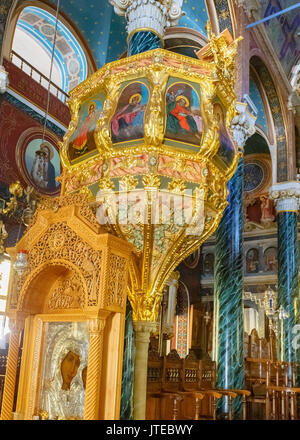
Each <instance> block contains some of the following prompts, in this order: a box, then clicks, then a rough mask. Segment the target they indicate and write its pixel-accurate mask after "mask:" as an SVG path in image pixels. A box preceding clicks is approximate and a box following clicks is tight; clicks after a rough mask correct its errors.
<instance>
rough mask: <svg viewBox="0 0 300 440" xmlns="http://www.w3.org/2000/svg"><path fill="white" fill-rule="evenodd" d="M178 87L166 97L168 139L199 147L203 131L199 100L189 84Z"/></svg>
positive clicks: (173, 88) (172, 89) (174, 87)
mask: <svg viewBox="0 0 300 440" xmlns="http://www.w3.org/2000/svg"><path fill="white" fill-rule="evenodd" d="M176 86H177V85H176ZM176 86H172V87H171V88H170V89H169V90H168V92H167V97H166V98H167V102H166V109H167V123H166V137H167V138H170V139H173V140H176V141H180V142H187V143H191V144H196V145H199V144H200V141H201V138H202V131H203V124H202V118H201V111H200V104H199V99H198V97H197V95H196V93H195V92H194V90H193V89H192V88H191V87H190V86H188V85H187V84H179V85H178V87H179V88H178V87H176ZM192 104H193V105H192Z"/></svg>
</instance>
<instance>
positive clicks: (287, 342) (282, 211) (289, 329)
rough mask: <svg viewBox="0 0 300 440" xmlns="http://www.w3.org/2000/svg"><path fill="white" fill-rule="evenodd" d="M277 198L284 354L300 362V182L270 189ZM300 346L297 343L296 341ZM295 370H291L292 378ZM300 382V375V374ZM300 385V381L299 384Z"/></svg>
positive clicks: (281, 337)
mask: <svg viewBox="0 0 300 440" xmlns="http://www.w3.org/2000/svg"><path fill="white" fill-rule="evenodd" d="M270 196H271V198H273V199H274V201H275V205H276V211H277V224H278V237H277V239H278V293H277V304H278V309H279V308H280V307H281V306H282V307H283V310H284V312H286V314H287V317H285V318H284V319H282V317H279V318H281V319H279V325H278V329H279V344H280V347H279V349H280V356H281V359H282V360H283V361H286V362H299V361H300V350H299V348H298V347H297V346H295V344H293V340H294V338H295V332H294V331H293V330H294V328H295V326H296V325H297V324H299V323H300V319H299V318H300V316H299V310H298V300H299V284H298V274H299V250H298V209H299V197H300V182H284V183H280V184H276V185H273V186H272V187H271V188H270ZM296 345H297V344H296ZM291 380H292V373H291V371H290V372H289V381H291ZM298 382H299V374H298ZM298 386H300V383H298Z"/></svg>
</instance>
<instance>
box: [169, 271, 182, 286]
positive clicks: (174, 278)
mask: <svg viewBox="0 0 300 440" xmlns="http://www.w3.org/2000/svg"><path fill="white" fill-rule="evenodd" d="M179 277H180V272H178V271H176V272H172V273H171V275H170V276H169V278H168V280H167V281H166V286H168V287H171V286H174V287H178V281H179Z"/></svg>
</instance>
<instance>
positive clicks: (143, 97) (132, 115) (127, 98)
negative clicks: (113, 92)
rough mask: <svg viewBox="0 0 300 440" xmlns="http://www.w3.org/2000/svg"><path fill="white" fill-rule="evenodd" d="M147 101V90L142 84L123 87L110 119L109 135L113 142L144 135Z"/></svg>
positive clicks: (138, 137)
mask: <svg viewBox="0 0 300 440" xmlns="http://www.w3.org/2000/svg"><path fill="white" fill-rule="evenodd" d="M133 86H135V88H134V87H133ZM147 101H148V90H147V88H146V86H144V85H143V84H130V86H127V87H126V88H125V89H124V91H123V93H122V94H121V96H120V99H119V102H118V106H117V109H116V112H115V114H114V116H113V117H112V120H111V136H112V141H113V142H114V143H118V142H123V141H130V140H134V139H141V138H143V137H144V113H145V108H146V104H147Z"/></svg>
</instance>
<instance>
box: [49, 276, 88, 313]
mask: <svg viewBox="0 0 300 440" xmlns="http://www.w3.org/2000/svg"><path fill="white" fill-rule="evenodd" d="M84 306H85V298H84V290H83V288H82V285H81V280H80V279H79V278H78V277H76V276H73V277H72V278H68V279H66V280H63V281H61V282H59V284H58V286H56V287H55V289H54V291H53V292H52V293H51V294H50V297H49V300H48V308H49V309H50V310H56V309H71V308H72V309H77V308H78V309H79V308H81V309H83V308H84Z"/></svg>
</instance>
